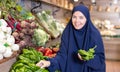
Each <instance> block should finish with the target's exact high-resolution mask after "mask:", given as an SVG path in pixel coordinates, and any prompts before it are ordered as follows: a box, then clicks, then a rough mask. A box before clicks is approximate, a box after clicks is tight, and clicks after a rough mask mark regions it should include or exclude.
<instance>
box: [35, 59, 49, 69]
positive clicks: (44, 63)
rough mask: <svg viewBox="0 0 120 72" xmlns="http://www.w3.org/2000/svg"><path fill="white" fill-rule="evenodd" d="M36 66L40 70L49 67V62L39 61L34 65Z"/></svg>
mask: <svg viewBox="0 0 120 72" xmlns="http://www.w3.org/2000/svg"><path fill="white" fill-rule="evenodd" d="M36 66H40V67H41V68H45V67H49V66H50V61H46V60H41V61H39V62H38V63H37V64H36Z"/></svg>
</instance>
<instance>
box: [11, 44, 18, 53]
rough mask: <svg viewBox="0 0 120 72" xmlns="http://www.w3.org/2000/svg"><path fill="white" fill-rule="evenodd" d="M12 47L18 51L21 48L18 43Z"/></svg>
mask: <svg viewBox="0 0 120 72" xmlns="http://www.w3.org/2000/svg"><path fill="white" fill-rule="evenodd" d="M11 49H12V50H13V51H18V50H19V45H18V44H13V45H12V46H11Z"/></svg>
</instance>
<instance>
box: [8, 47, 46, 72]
mask: <svg viewBox="0 0 120 72" xmlns="http://www.w3.org/2000/svg"><path fill="white" fill-rule="evenodd" d="M46 58H47V57H45V56H43V54H42V53H41V52H37V51H36V50H35V49H34V48H32V47H28V49H26V48H24V49H23V50H22V54H20V55H19V56H18V59H17V61H16V62H15V63H14V64H13V65H12V67H11V69H10V72H48V70H47V69H45V68H40V67H38V66H36V63H37V62H39V61H40V60H44V59H46Z"/></svg>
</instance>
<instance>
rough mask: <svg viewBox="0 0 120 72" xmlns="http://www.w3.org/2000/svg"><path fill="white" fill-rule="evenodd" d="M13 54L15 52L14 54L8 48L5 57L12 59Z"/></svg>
mask: <svg viewBox="0 0 120 72" xmlns="http://www.w3.org/2000/svg"><path fill="white" fill-rule="evenodd" d="M12 54H13V52H12V50H11V48H9V47H7V48H6V51H5V53H3V56H4V57H10V56H12Z"/></svg>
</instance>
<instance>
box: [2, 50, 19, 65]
mask: <svg viewBox="0 0 120 72" xmlns="http://www.w3.org/2000/svg"><path fill="white" fill-rule="evenodd" d="M17 55H18V52H17V51H15V52H13V54H12V56H11V57H8V58H4V59H2V60H0V64H2V63H4V62H6V61H8V60H10V59H12V58H14V57H16V56H17Z"/></svg>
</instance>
